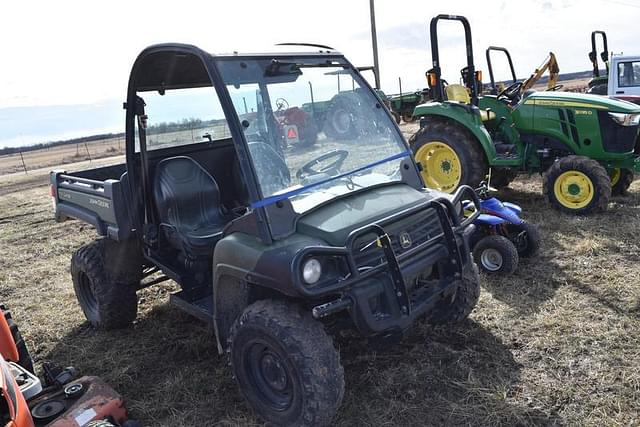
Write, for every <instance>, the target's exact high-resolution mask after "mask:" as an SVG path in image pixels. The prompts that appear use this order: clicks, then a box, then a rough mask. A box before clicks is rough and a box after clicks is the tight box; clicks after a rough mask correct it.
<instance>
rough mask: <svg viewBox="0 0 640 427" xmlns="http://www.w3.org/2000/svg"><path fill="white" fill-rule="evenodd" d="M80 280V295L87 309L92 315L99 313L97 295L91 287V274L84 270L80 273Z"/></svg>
mask: <svg viewBox="0 0 640 427" xmlns="http://www.w3.org/2000/svg"><path fill="white" fill-rule="evenodd" d="M78 282H79V285H80V286H79V287H78V290H79V295H78V296H79V297H80V298H81V299H82V301H83V304H84V307H85V310H86V311H87V312H89V313H91V315H97V314H98V300H97V299H96V296H95V295H94V294H93V289H91V280H90V279H89V276H87V275H86V274H85V273H84V272H80V273H79V277H78Z"/></svg>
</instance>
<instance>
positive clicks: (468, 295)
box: [429, 263, 480, 325]
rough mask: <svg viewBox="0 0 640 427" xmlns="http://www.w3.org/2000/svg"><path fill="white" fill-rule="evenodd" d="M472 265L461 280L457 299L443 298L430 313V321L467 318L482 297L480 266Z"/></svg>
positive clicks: (458, 320)
mask: <svg viewBox="0 0 640 427" xmlns="http://www.w3.org/2000/svg"><path fill="white" fill-rule="evenodd" d="M471 264H472V265H471V267H470V268H469V269H468V271H467V272H466V273H465V274H463V276H462V280H459V283H458V289H457V291H456V295H455V297H454V298H455V299H454V300H453V301H451V300H449V299H442V300H441V301H439V302H438V304H437V305H436V306H435V307H434V309H433V310H432V311H431V314H430V315H429V323H431V324H433V325H442V324H446V323H458V322H462V321H463V320H465V319H466V318H467V317H469V315H470V314H471V312H472V311H473V309H474V308H475V306H476V304H477V303H478V299H480V276H479V275H478V267H477V266H476V265H475V264H474V263H471Z"/></svg>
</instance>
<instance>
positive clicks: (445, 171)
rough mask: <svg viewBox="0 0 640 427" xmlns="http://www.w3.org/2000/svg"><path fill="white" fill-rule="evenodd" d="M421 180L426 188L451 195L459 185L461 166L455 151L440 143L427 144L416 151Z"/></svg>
mask: <svg viewBox="0 0 640 427" xmlns="http://www.w3.org/2000/svg"><path fill="white" fill-rule="evenodd" d="M415 157H416V160H417V161H418V162H420V164H422V179H423V180H424V183H425V184H426V186H427V187H429V188H433V189H435V190H440V191H444V192H447V193H452V192H453V191H454V190H455V189H456V188H458V185H459V184H460V178H461V177H462V165H461V163H460V158H459V157H458V155H457V154H456V152H455V151H453V149H452V148H451V147H449V146H448V145H447V144H445V143H443V142H440V141H433V142H427V143H426V144H424V145H423V146H422V147H420V148H419V149H418V152H417V153H416V156H415Z"/></svg>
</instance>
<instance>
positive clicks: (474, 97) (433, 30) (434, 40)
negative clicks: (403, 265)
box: [429, 14, 478, 105]
mask: <svg viewBox="0 0 640 427" xmlns="http://www.w3.org/2000/svg"><path fill="white" fill-rule="evenodd" d="M440 20H447V21H460V22H461V23H462V26H463V27H464V40H465V44H466V47H467V49H466V51H467V74H466V80H467V81H466V82H465V86H467V87H468V88H469V89H470V90H471V103H472V104H473V105H477V104H478V85H477V82H476V77H475V74H476V73H475V71H476V70H475V68H474V65H473V45H472V41H471V25H469V21H468V20H467V18H465V17H464V16H459V15H445V14H441V15H438V16H436V17H434V18H432V19H431V24H430V26H429V31H430V35H431V59H432V61H433V69H432V70H431V72H433V73H435V75H436V85H435V87H434V94H433V95H434V96H433V97H434V100H436V101H440V102H442V101H443V100H444V93H443V92H444V91H443V87H442V81H441V78H440V75H441V69H440V54H439V50H438V21H440Z"/></svg>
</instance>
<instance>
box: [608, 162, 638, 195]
mask: <svg viewBox="0 0 640 427" xmlns="http://www.w3.org/2000/svg"><path fill="white" fill-rule="evenodd" d="M609 178H610V179H611V194H612V195H614V196H625V195H627V193H628V192H629V187H630V186H631V183H632V182H633V178H634V176H633V171H632V170H630V169H619V168H616V169H614V170H613V171H611V173H610V174H609Z"/></svg>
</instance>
